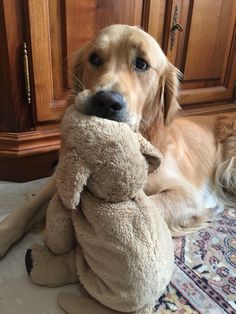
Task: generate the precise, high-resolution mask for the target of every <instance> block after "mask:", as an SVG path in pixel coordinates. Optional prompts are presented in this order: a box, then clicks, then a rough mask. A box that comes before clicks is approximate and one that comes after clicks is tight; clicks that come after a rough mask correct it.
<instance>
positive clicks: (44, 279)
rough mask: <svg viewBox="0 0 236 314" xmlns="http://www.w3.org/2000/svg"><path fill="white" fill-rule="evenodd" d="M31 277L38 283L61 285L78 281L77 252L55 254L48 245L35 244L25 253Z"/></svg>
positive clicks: (52, 285) (49, 285) (50, 285)
mask: <svg viewBox="0 0 236 314" xmlns="http://www.w3.org/2000/svg"><path fill="white" fill-rule="evenodd" d="M25 266H26V270H27V273H28V274H29V277H30V279H31V280H32V282H34V283H35V284H37V285H42V286H46V287H59V286H63V285H65V284H70V283H74V282H77V281H78V277H77V272H76V268H75V252H74V251H73V250H71V251H70V252H69V253H67V254H62V255H54V254H53V253H52V252H51V251H50V250H49V249H48V248H47V247H43V246H41V245H34V246H33V247H31V248H30V249H28V250H27V252H26V254H25Z"/></svg>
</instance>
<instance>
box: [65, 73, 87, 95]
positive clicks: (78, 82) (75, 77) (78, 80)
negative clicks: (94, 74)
mask: <svg viewBox="0 0 236 314" xmlns="http://www.w3.org/2000/svg"><path fill="white" fill-rule="evenodd" d="M68 73H69V74H71V75H72V76H73V78H74V79H75V83H77V84H79V87H81V88H82V89H83V90H84V89H86V87H85V86H84V84H83V83H82V82H81V81H80V79H79V78H78V77H77V76H76V75H75V74H74V73H73V72H71V71H70V70H68Z"/></svg>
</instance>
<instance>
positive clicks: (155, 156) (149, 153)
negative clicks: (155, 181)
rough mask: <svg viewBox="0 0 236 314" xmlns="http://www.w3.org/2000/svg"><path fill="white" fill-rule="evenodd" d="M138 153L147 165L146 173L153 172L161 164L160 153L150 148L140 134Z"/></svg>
mask: <svg viewBox="0 0 236 314" xmlns="http://www.w3.org/2000/svg"><path fill="white" fill-rule="evenodd" d="M138 140H139V143H140V151H141V153H142V154H143V156H144V157H145V159H146V161H147V163H148V172H153V171H155V170H156V169H157V168H158V167H159V166H160V164H161V159H162V154H161V152H160V151H159V150H158V149H156V148H155V147H154V146H152V144H151V143H149V142H148V141H147V140H146V139H145V138H144V137H143V136H142V135H141V134H138Z"/></svg>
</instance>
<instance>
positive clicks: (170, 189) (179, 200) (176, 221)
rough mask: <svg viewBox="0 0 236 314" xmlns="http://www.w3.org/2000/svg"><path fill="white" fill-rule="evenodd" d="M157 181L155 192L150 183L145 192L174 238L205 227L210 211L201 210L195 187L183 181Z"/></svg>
mask: <svg viewBox="0 0 236 314" xmlns="http://www.w3.org/2000/svg"><path fill="white" fill-rule="evenodd" d="M158 179H160V180H158V184H156V190H155V184H154V183H155V182H154V181H152V184H151V188H150V186H149V185H148V184H147V186H146V190H145V192H146V194H147V195H149V197H150V198H151V199H152V200H153V201H154V203H155V204H156V206H157V208H158V210H159V211H160V213H161V215H162V216H163V218H164V219H165V221H166V223H167V225H168V227H169V229H170V231H171V233H172V235H173V236H174V237H178V236H183V235H185V234H188V233H192V232H194V231H196V230H199V229H201V228H203V227H205V226H206V225H207V221H208V220H209V218H210V214H211V213H212V210H210V209H206V208H203V206H202V203H201V200H200V199H199V193H198V190H197V189H196V187H194V186H193V185H192V184H191V183H190V182H186V181H184V180H175V179H173V178H158ZM159 182H160V183H159Z"/></svg>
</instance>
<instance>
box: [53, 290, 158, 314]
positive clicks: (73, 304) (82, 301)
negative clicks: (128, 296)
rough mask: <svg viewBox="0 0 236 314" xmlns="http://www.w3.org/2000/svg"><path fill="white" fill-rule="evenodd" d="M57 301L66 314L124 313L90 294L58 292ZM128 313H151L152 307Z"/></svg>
mask: <svg viewBox="0 0 236 314" xmlns="http://www.w3.org/2000/svg"><path fill="white" fill-rule="evenodd" d="M57 302H58V304H59V306H60V307H61V308H62V309H63V311H64V312H65V313H67V314H124V312H119V311H115V310H112V309H110V308H108V307H106V306H104V305H102V304H101V303H99V302H98V301H96V300H95V299H93V298H92V297H90V296H75V295H71V294H68V293H59V295H58V298H57ZM129 313H130V314H152V313H154V312H153V309H152V308H149V307H147V308H145V309H141V310H139V311H136V312H129Z"/></svg>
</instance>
